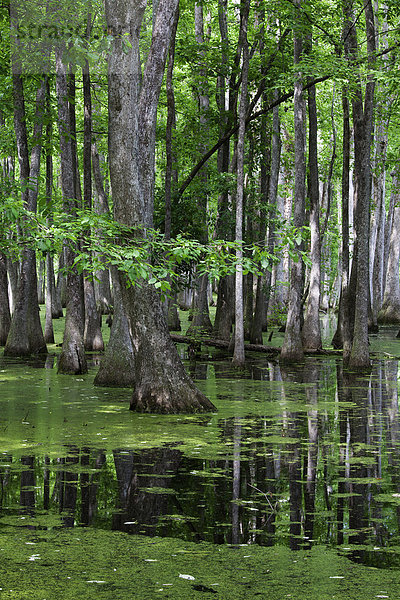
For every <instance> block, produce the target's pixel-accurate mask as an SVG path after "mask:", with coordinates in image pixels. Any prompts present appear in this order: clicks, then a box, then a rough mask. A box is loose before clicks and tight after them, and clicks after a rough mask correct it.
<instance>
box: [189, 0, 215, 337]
mask: <svg viewBox="0 0 400 600" xmlns="http://www.w3.org/2000/svg"><path fill="white" fill-rule="evenodd" d="M194 10H195V16H194V20H195V36H196V43H197V44H198V46H199V56H200V62H199V67H198V89H197V98H198V106H199V119H198V121H199V127H200V131H199V137H200V139H201V140H202V143H201V144H200V151H201V153H202V154H203V153H204V151H205V144H204V142H203V140H204V138H207V137H208V135H209V128H210V125H209V114H208V113H209V110H210V99H209V96H208V82H207V75H206V71H205V68H204V60H205V52H204V22H203V6H202V4H199V3H195V6H194ZM200 177H201V180H202V185H201V191H199V197H198V199H197V205H198V211H199V214H198V218H199V221H200V223H201V225H200V229H201V232H200V236H201V241H202V242H203V243H204V244H207V243H208V231H207V202H208V173H207V170H206V168H204V169H202V171H201V173H200ZM196 279H197V281H196V285H195V293H194V299H193V320H192V323H191V325H190V327H189V329H188V331H187V332H186V333H187V335H193V334H194V332H195V331H198V332H202V333H204V332H208V333H211V331H212V323H211V320H210V313H209V309H208V275H207V274H206V273H204V274H202V275H200V276H199V277H197V278H196Z"/></svg>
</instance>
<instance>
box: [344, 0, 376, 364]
mask: <svg viewBox="0 0 400 600" xmlns="http://www.w3.org/2000/svg"><path fill="white" fill-rule="evenodd" d="M365 19H366V33H367V46H368V52H369V55H370V57H372V56H373V54H374V52H375V26H374V14H373V9H372V4H371V1H370V0H368V1H367V2H366V4H365ZM353 32H354V33H353V34H352V36H353V35H355V30H354V28H353ZM352 36H350V38H351V39H352V51H353V52H355V51H356V49H357V40H356V38H354V37H352ZM371 60H372V58H371ZM374 89H375V83H374V79H373V75H370V76H369V77H368V83H367V84H366V88H365V98H364V105H363V98H362V90H361V82H360V83H359V84H358V86H357V89H356V93H355V95H354V96H353V100H352V104H353V124H354V167H355V169H354V172H355V176H356V185H357V206H356V218H355V226H356V236H357V264H356V273H357V284H356V300H355V315H354V333H353V343H352V348H351V354H350V360H349V366H350V367H351V368H357V369H363V368H369V367H370V357H369V345H368V290H369V244H368V241H369V204H370V193H371V173H370V168H371V167H370V154H371V136H372V124H373V99H374Z"/></svg>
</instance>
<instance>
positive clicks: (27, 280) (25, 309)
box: [4, 74, 47, 356]
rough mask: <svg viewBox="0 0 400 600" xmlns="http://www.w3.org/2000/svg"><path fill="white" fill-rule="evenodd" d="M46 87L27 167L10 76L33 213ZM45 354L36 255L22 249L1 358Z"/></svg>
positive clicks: (16, 80) (18, 88) (20, 103)
mask: <svg viewBox="0 0 400 600" xmlns="http://www.w3.org/2000/svg"><path fill="white" fill-rule="evenodd" d="M46 87H47V81H46V78H43V79H42V80H41V82H40V84H39V88H38V90H37V96H36V114H35V125H34V129H33V140H34V145H33V147H32V152H31V164H29V154H28V136H27V131H26V113H25V100H24V91H23V84H22V78H21V76H20V75H15V74H14V75H13V96H14V125H15V133H16V138H17V148H18V156H19V163H20V178H21V184H22V188H23V191H22V199H23V201H24V204H25V208H27V210H28V211H31V212H32V213H35V212H36V207H37V196H38V187H39V175H40V157H41V151H42V142H41V136H42V130H43V116H44V108H45V96H46ZM46 352H47V347H46V342H45V341H44V336H43V331H42V326H41V322H40V316H39V303H38V294H37V275H36V254H35V251H34V250H33V249H31V248H25V249H24V250H23V254H22V260H21V271H20V276H19V280H18V287H17V293H16V298H15V305H14V312H13V316H12V321H11V326H10V332H9V335H8V338H7V343H6V346H5V349H4V354H5V355H6V356H29V355H30V354H43V353H46Z"/></svg>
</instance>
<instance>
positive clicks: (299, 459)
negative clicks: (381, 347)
mask: <svg viewBox="0 0 400 600" xmlns="http://www.w3.org/2000/svg"><path fill="white" fill-rule="evenodd" d="M213 366H214V369H215V374H216V378H217V379H219V380H220V382H221V384H222V382H223V381H225V380H226V378H230V380H231V382H232V386H235V387H234V389H235V400H240V402H241V403H242V404H245V402H246V400H247V393H248V389H249V387H248V382H249V379H243V378H242V379H239V378H238V379H235V377H234V374H233V373H232V370H229V368H228V366H227V365H226V364H225V365H224V364H222V363H221V364H217V363H214V365H213ZM397 373H398V363H397V361H385V362H384V363H383V362H379V361H376V362H375V364H374V366H373V371H372V373H371V375H370V376H367V377H358V378H356V377H354V376H351V375H350V374H348V373H345V372H343V370H342V368H341V366H340V365H339V364H335V363H334V362H333V361H329V362H328V361H324V360H321V359H320V360H316V359H312V360H311V359H309V360H307V361H306V363H305V364H304V365H303V366H301V367H298V368H296V369H290V370H289V369H287V368H286V369H285V370H283V369H282V370H281V369H280V368H279V366H278V365H277V364H272V363H269V364H267V365H264V367H263V368H261V367H260V365H259V366H258V367H257V368H254V369H250V370H248V373H247V375H248V377H249V378H252V379H254V380H255V379H257V380H258V382H260V383H261V384H264V382H266V385H265V388H257V389H258V390H260V389H263V390H265V398H264V397H260V399H259V402H260V403H264V404H260V406H263V407H265V410H260V412H259V416H254V414H249V416H246V417H243V416H242V415H238V416H232V417H229V418H221V419H220V420H219V421H218V425H217V427H218V435H219V440H220V442H221V443H220V445H219V452H218V453H216V454H215V456H213V457H212V458H198V457H193V456H190V454H189V453H188V452H187V451H185V453H184V452H183V450H182V448H180V445H179V444H175V445H172V446H171V445H170V446H168V445H166V446H163V447H160V448H146V449H144V450H141V451H139V450H132V449H129V448H122V449H115V450H114V451H113V452H112V453H108V454H106V452H105V451H104V450H101V449H93V448H89V447H78V446H77V445H71V446H69V447H68V448H66V452H65V456H63V457H60V458H59V459H54V458H50V457H49V456H39V455H37V454H36V455H35V456H34V455H22V456H20V457H19V458H18V457H12V456H11V455H10V453H5V454H3V455H2V458H1V459H0V519H7V518H8V517H10V515H14V516H15V518H21V515H23V516H24V519H26V525H24V526H29V527H36V526H39V525H38V524H37V521H36V520H37V518H38V515H40V517H41V519H40V527H43V526H46V519H45V518H44V516H45V515H48V516H49V517H50V516H52V519H53V520H52V525H51V526H54V519H55V516H56V515H58V520H57V519H56V526H58V527H72V526H94V527H102V528H112V529H117V530H121V531H124V532H127V533H139V534H146V535H148V536H153V535H161V536H169V537H180V538H184V539H187V540H191V541H199V540H206V541H210V542H214V543H217V544H224V543H228V544H234V545H236V544H252V543H256V544H261V545H272V544H275V543H279V544H286V545H288V546H290V547H291V548H292V549H298V548H307V547H310V546H311V545H313V544H316V543H320V544H321V543H322V544H329V545H332V546H338V547H342V548H345V547H346V548H349V550H347V551H346V552H348V553H350V556H351V558H353V559H354V560H357V561H361V562H364V563H368V564H377V563H381V564H382V562H383V563H385V560H387V561H389V562H390V560H392V559H389V558H388V556H389V555H388V554H386V555H385V559H382V556H381V555H380V554H379V551H378V550H376V548H377V547H379V548H382V549H384V548H394V547H395V546H396V545H397V543H398V541H399V539H400V501H399V498H400V455H399V452H400V431H399V410H398V391H397ZM202 376H204V373H203V371H202ZM268 382H270V383H271V386H272V384H273V387H271V386H270V387H269V386H268ZM271 390H273V392H271ZM327 402H328V404H327ZM202 419H204V417H202ZM200 423H201V421H199V426H200ZM200 456H201V455H200ZM21 524H23V523H20V525H21ZM49 526H50V525H49ZM373 548H375V550H373ZM391 556H392V557H393V556H394V553H393V554H392V555H391ZM396 560H397V559H396Z"/></svg>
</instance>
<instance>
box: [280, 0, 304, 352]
mask: <svg viewBox="0 0 400 600" xmlns="http://www.w3.org/2000/svg"><path fill="white" fill-rule="evenodd" d="M295 5H296V8H297V9H298V10H299V11H300V10H301V6H302V0H295ZM298 21H300V16H299V17H298ZM295 27H296V31H295V32H294V63H295V67H296V65H297V64H298V63H299V62H300V60H301V57H302V53H303V36H302V33H301V28H300V29H298V28H299V27H300V22H298V23H296V25H295ZM302 81H303V79H302V74H301V72H298V73H297V76H296V81H295V85H294V131H295V159H294V160H295V172H294V177H295V180H294V208H293V225H294V227H295V228H296V232H297V234H298V235H301V234H302V228H303V225H304V219H305V193H306V190H305V173H306V165H305V105H304V94H303V83H302ZM301 249H302V242H300V243H298V242H295V251H296V252H297V253H300V251H301ZM302 296H303V262H302V259H301V257H300V254H299V255H298V257H297V261H296V262H295V261H292V265H291V271H290V288H289V306H288V315H287V321H286V329H285V339H284V342H283V345H282V352H281V360H283V361H286V362H293V361H296V362H297V361H302V360H303V358H304V353H303V344H302V340H301V319H302Z"/></svg>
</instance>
